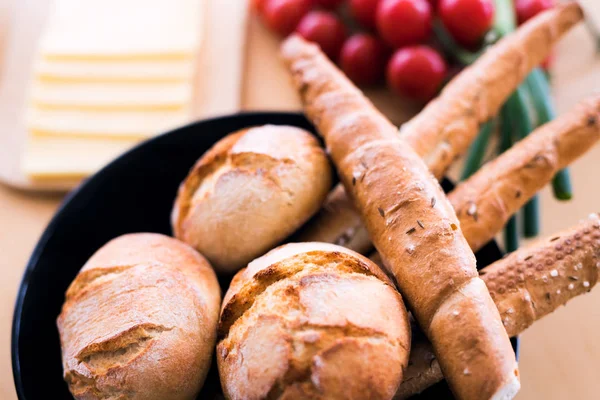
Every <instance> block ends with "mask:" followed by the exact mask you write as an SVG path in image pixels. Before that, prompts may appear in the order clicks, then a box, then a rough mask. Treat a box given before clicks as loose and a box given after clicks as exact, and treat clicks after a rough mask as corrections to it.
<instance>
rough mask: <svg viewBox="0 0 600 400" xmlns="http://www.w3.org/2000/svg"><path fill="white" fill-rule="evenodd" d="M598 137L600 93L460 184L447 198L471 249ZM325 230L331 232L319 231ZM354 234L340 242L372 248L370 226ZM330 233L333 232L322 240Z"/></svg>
mask: <svg viewBox="0 0 600 400" xmlns="http://www.w3.org/2000/svg"><path fill="white" fill-rule="evenodd" d="M598 140H600V96H598V95H595V96H593V97H590V98H589V99H586V100H584V101H582V102H581V103H579V104H578V105H576V106H575V107H574V108H573V109H572V110H571V111H569V112H568V113H566V114H564V115H562V116H560V117H558V118H557V119H556V120H554V121H552V122H550V123H548V124H546V125H543V126H542V127H540V128H538V129H536V130H535V131H534V132H532V133H531V134H530V135H529V136H528V137H527V138H525V139H523V140H521V141H520V142H518V143H517V144H516V145H514V146H513V147H512V148H510V149H509V150H508V151H506V152H504V153H502V154H501V155H500V156H498V157H497V158H496V159H495V160H493V161H491V162H489V163H487V164H485V165H484V166H483V167H482V168H481V169H480V170H479V171H477V172H476V173H475V174H474V175H473V176H471V177H470V178H469V179H467V180H466V181H464V182H462V183H461V184H459V185H458V186H457V187H456V188H455V189H454V190H453V191H452V192H450V194H449V195H448V199H449V200H450V203H452V206H453V207H454V210H455V211H456V214H457V216H458V220H459V221H460V227H461V229H462V231H463V234H464V235H465V238H466V239H467V242H468V243H469V246H471V249H472V250H473V251H477V250H479V249H480V248H481V247H482V246H483V245H485V244H486V243H487V242H489V241H490V240H492V238H493V237H494V235H495V234H496V233H498V231H500V229H502V227H503V226H504V224H505V223H506V221H508V219H509V218H510V217H511V216H512V215H513V214H514V213H516V212H517V211H518V210H519V209H520V208H521V207H522V206H523V205H524V204H525V203H526V202H527V201H529V199H531V197H533V195H534V194H535V193H536V192H538V191H539V190H540V189H542V188H543V187H544V186H545V185H546V184H547V183H548V182H550V181H551V180H552V178H553V177H554V175H555V174H556V172H558V171H559V170H560V169H562V168H564V167H566V166H567V165H569V164H571V163H572V162H573V161H575V160H576V159H577V158H579V157H580V156H582V155H583V154H584V153H585V152H587V151H588V150H589V149H591V148H592V147H593V146H594V145H595V144H596V143H597V142H598ZM337 197H338V200H337V204H338V208H337V211H338V212H340V211H342V212H344V214H345V215H344V218H345V220H350V219H351V216H350V214H351V213H350V212H349V211H348V210H349V209H350V207H352V205H351V202H350V201H347V202H343V200H341V199H340V198H339V197H340V196H337ZM348 203H349V204H348ZM331 219H333V218H331ZM315 228H316V227H315ZM310 229H312V227H311V228H310ZM305 232H306V233H309V230H306V231H305ZM321 232H331V231H327V230H326V229H321ZM352 233H353V235H351V236H350V235H346V236H348V237H349V239H348V240H347V241H346V244H342V245H343V246H349V247H350V248H352V249H354V250H356V249H360V250H359V251H368V250H369V243H368V242H366V241H365V237H366V238H367V240H368V235H367V234H366V228H365V227H364V226H354V228H353V230H352ZM331 237H333V235H331V233H330V234H329V236H325V237H322V238H321V239H324V240H327V239H330V238H331Z"/></svg>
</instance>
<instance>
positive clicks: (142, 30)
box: [41, 0, 204, 59]
mask: <svg viewBox="0 0 600 400" xmlns="http://www.w3.org/2000/svg"><path fill="white" fill-rule="evenodd" d="M203 3H204V1H203V0H57V2H56V5H55V8H54V12H53V14H52V16H51V17H50V22H49V25H48V27H47V29H46V32H45V34H44V35H43V39H42V43H41V53H42V55H43V56H44V57H46V58H49V59H102V58H104V59H157V58H162V59H165V58H169V59H185V58H191V57H193V56H194V54H195V53H196V52H197V50H198V48H199V45H200V41H201V36H202V31H203V26H202V25H203V23H202V21H203V11H204V5H203Z"/></svg>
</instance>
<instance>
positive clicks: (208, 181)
mask: <svg viewBox="0 0 600 400" xmlns="http://www.w3.org/2000/svg"><path fill="white" fill-rule="evenodd" d="M331 182H332V173H331V167H330V165H329V161H328V159H327V156H326V155H325V152H324V150H323V149H322V148H321V147H320V146H319V143H318V141H317V140H316V138H315V137H314V136H313V135H311V134H310V133H308V132H306V131H304V130H302V129H299V128H295V127H291V126H275V125H266V126H261V127H256V128H251V129H245V130H243V131H240V132H237V133H234V134H231V135H229V136H227V137H225V138H223V139H222V140H221V141H219V142H218V143H217V144H215V146H214V147H213V148H211V149H210V150H209V151H208V152H206V153H205V154H204V155H203V156H202V158H200V160H198V162H197V163H196V165H195V166H194V168H193V169H192V170H191V172H190V174H189V175H188V177H187V178H186V179H185V181H184V182H183V183H182V184H181V187H180V189H179V193H178V195H177V199H176V201H175V206H174V208H173V214H172V225H173V231H174V232H175V236H176V237H177V238H179V239H181V240H183V241H184V242H186V243H189V244H190V245H191V246H192V247H194V248H195V249H197V250H198V251H200V252H201V253H202V254H203V255H204V256H205V257H206V258H208V259H209V261H210V262H211V264H212V265H213V266H214V267H215V269H217V270H218V271H222V272H227V273H233V272H235V271H237V270H238V269H240V268H241V267H243V266H245V265H246V264H247V263H248V262H250V261H251V260H252V259H253V258H255V257H258V256H260V255H262V254H264V253H266V252H267V251H268V250H270V249H271V248H273V247H274V246H276V245H277V244H278V243H279V242H281V241H282V240H283V239H284V238H286V237H287V236H288V235H290V234H291V233H292V232H294V231H295V230H296V229H297V228H298V227H300V226H301V225H302V224H303V223H304V222H306V221H307V220H308V219H309V218H310V217H311V216H312V215H313V214H314V213H315V212H317V210H318V209H319V208H320V207H321V204H322V203H323V201H324V200H325V198H326V196H327V193H328V190H329V189H330V188H331Z"/></svg>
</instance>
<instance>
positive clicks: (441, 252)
mask: <svg viewBox="0 0 600 400" xmlns="http://www.w3.org/2000/svg"><path fill="white" fill-rule="evenodd" d="M282 55H283V58H284V60H285V62H286V63H287V65H288V67H289V69H290V71H291V73H292V76H293V79H294V83H295V85H296V88H298V91H299V92H300V95H301V98H302V101H303V105H304V110H305V113H306V115H307V117H308V118H309V119H310V120H311V121H312V122H313V123H314V124H315V126H316V127H317V129H318V131H319V133H320V134H321V135H322V136H323V138H324V139H325V143H326V145H327V148H328V149H329V151H330V154H331V158H332V161H333V162H334V164H335V166H336V167H337V171H338V174H339V176H340V179H341V181H342V183H343V184H344V187H345V188H346V192H347V193H348V194H349V195H350V197H351V198H352V200H353V202H354V204H355V205H356V208H357V209H358V210H359V212H360V213H361V217H362V219H363V221H364V222H365V225H366V227H367V230H368V232H369V234H370V236H371V238H372V239H373V243H374V244H375V247H376V248H377V249H378V250H379V252H380V253H381V257H382V259H383V260H384V265H385V266H386V267H387V268H388V269H389V271H390V272H391V273H392V274H393V276H394V277H395V278H396V281H397V282H398V286H399V288H400V290H401V291H402V294H403V295H404V296H405V298H406V301H407V303H408V304H409V306H410V308H411V310H412V312H413V315H414V316H415V318H416V320H417V321H418V322H419V325H420V326H421V328H422V329H423V331H424V332H425V334H426V335H427V337H428V338H429V339H430V340H431V342H432V344H433V347H434V349H435V351H436V355H437V356H438V359H439V360H440V365H441V368H442V370H443V371H444V374H445V376H446V377H447V378H448V381H449V383H450V387H451V388H452V391H453V392H454V394H455V395H456V397H457V398H459V399H510V398H512V397H514V396H515V394H516V392H517V391H518V390H519V388H520V383H519V378H518V369H517V363H516V360H515V354H514V352H513V350H512V347H511V345H510V341H509V338H508V336H507V334H506V331H505V330H504V328H503V327H502V323H501V321H500V315H499V314H498V310H497V309H496V307H495V305H494V303H493V301H492V298H491V297H490V294H489V292H488V290H487V288H486V287H485V284H484V283H483V281H482V280H481V279H480V278H479V276H478V273H477V269H476V267H475V256H474V255H473V252H472V251H471V249H470V248H469V246H468V243H467V241H466V240H465V238H464V236H463V235H462V233H461V231H460V227H459V222H458V219H457V218H456V214H455V213H454V210H453V209H452V206H451V205H450V202H449V201H448V199H447V198H446V196H445V195H444V193H443V192H442V189H441V187H440V185H439V184H438V182H437V181H436V180H435V179H434V177H433V176H432V175H431V173H430V172H429V171H428V169H427V166H426V165H425V163H424V162H423V160H422V159H421V158H419V156H418V155H417V154H416V153H415V152H414V151H413V150H412V149H411V147H410V146H408V145H407V144H406V143H405V142H403V141H402V140H400V139H399V138H398V136H397V134H396V131H395V129H394V128H393V127H391V128H390V124H389V122H388V121H387V120H386V119H385V117H383V116H382V115H381V114H380V113H379V112H378V111H377V110H376V109H375V107H374V106H373V105H372V104H371V103H370V102H369V101H368V100H367V99H366V98H365V97H364V96H362V95H360V93H358V94H357V93H356V91H357V89H356V88H355V87H354V86H353V85H352V84H351V83H350V82H349V80H348V79H347V78H346V77H344V76H343V75H342V74H340V73H339V71H338V70H337V69H336V67H335V65H333V64H332V63H331V62H330V61H329V60H328V59H327V57H326V56H325V55H324V54H323V53H322V52H321V51H320V49H319V48H318V46H316V45H314V44H310V43H308V42H306V41H305V40H304V39H302V38H301V37H299V36H292V37H290V38H288V39H286V41H285V42H284V44H283V47H282Z"/></svg>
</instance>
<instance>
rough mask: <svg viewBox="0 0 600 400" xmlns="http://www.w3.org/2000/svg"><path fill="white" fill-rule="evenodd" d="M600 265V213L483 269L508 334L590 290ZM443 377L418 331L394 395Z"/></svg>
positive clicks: (398, 396)
mask: <svg viewBox="0 0 600 400" xmlns="http://www.w3.org/2000/svg"><path fill="white" fill-rule="evenodd" d="M599 270H600V217H599V216H598V214H591V215H590V216H589V218H588V219H587V220H585V221H582V222H581V223H580V224H578V225H577V226H575V227H573V228H570V229H567V230H565V231H562V232H560V233H558V234H556V235H552V236H550V237H548V238H545V239H542V240H539V241H537V242H535V243H533V244H531V245H530V246H528V247H526V248H523V249H520V250H517V251H516V252H514V253H512V254H510V255H509V256H508V257H506V258H503V259H501V260H499V261H496V262H495V263H494V264H492V265H490V266H488V267H486V268H484V269H483V270H482V271H481V277H482V279H483V281H484V282H485V283H486V285H487V287H488V289H489V290H490V293H491V295H492V298H493V299H494V303H495V304H496V307H497V308H498V311H500V315H501V316H502V322H503V324H504V327H505V328H506V331H507V333H508V334H509V336H511V337H512V336H516V335H519V334H521V333H522V332H523V331H524V330H525V329H527V328H528V327H529V326H531V324H532V323H534V322H535V321H537V320H539V319H541V318H542V317H544V316H546V315H548V314H550V313H551V312H553V311H554V310H556V309H557V308H559V307H560V306H561V305H564V304H566V303H567V302H568V301H569V300H571V299H573V298H574V297H577V296H579V295H581V294H584V293H587V292H589V291H590V290H591V289H592V288H593V287H594V286H595V285H596V283H597V281H598V273H599ZM442 379H443V374H442V372H441V370H440V367H439V364H438V362H437V360H436V358H435V355H434V354H433V349H432V347H431V344H430V343H429V342H428V341H427V339H426V338H425V337H423V336H422V335H420V334H419V333H418V332H417V333H413V342H412V347H411V354H410V361H409V367H408V368H407V369H406V373H405V375H404V380H403V381H402V385H401V386H400V389H399V390H398V392H397V394H396V396H395V398H396V399H405V398H408V397H410V396H412V395H414V394H416V393H420V392H422V391H423V390H425V389H427V388H428V387H429V386H431V385H433V384H435V383H436V382H439V381H440V380H442Z"/></svg>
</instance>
